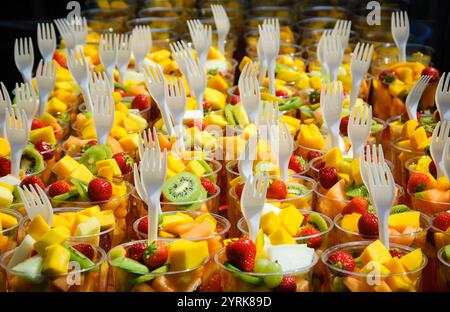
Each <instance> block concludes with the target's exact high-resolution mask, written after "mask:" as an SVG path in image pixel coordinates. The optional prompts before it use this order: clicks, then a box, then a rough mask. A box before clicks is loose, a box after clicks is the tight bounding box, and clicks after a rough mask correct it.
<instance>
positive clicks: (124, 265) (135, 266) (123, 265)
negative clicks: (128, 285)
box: [111, 257, 149, 274]
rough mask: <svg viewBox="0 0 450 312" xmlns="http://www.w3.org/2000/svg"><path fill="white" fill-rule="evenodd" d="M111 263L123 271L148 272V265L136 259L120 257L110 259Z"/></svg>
mask: <svg viewBox="0 0 450 312" xmlns="http://www.w3.org/2000/svg"><path fill="white" fill-rule="evenodd" d="M111 265H112V266H114V267H117V268H120V269H122V270H124V271H127V272H130V273H136V274H146V273H149V270H148V267H147V266H145V265H143V264H141V263H139V262H137V261H136V260H133V259H130V258H126V257H120V258H116V259H114V260H112V261H111Z"/></svg>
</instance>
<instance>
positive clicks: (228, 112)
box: [224, 104, 236, 126]
mask: <svg viewBox="0 0 450 312" xmlns="http://www.w3.org/2000/svg"><path fill="white" fill-rule="evenodd" d="M224 114H225V119H226V120H227V122H228V124H229V125H231V126H236V120H235V119H234V114H233V105H231V104H227V105H225V108H224Z"/></svg>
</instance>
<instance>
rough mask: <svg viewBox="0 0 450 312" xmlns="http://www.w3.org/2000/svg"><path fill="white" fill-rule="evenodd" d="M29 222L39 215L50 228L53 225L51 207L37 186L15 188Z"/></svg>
mask: <svg viewBox="0 0 450 312" xmlns="http://www.w3.org/2000/svg"><path fill="white" fill-rule="evenodd" d="M17 190H18V192H19V195H20V197H21V198H22V202H23V205H24V206H25V210H26V212H27V215H28V217H29V218H30V220H33V219H34V217H36V215H38V214H39V215H40V216H41V217H42V218H44V220H45V221H46V222H47V224H48V225H49V226H50V227H51V226H52V224H53V207H52V204H51V203H50V200H49V199H48V197H47V194H45V192H44V190H43V189H42V188H41V187H40V186H39V185H37V184H34V185H28V186H27V185H25V186H22V187H18V188H17Z"/></svg>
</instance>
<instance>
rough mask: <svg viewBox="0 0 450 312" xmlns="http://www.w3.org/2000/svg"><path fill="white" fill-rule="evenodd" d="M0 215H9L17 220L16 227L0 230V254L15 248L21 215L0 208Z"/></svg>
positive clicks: (11, 210) (8, 209) (9, 209)
mask: <svg viewBox="0 0 450 312" xmlns="http://www.w3.org/2000/svg"><path fill="white" fill-rule="evenodd" d="M0 213H2V214H6V215H9V216H11V217H13V218H15V219H16V220H17V224H16V225H14V226H11V227H9V228H2V229H1V231H0V254H2V253H5V252H7V251H8V250H11V249H13V248H15V247H16V245H17V237H18V232H19V227H20V223H21V222H22V215H21V214H20V213H19V212H17V211H16V210H13V209H11V208H0Z"/></svg>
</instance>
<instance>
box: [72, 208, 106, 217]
mask: <svg viewBox="0 0 450 312" xmlns="http://www.w3.org/2000/svg"><path fill="white" fill-rule="evenodd" d="M100 212H101V210H100V206H98V205H95V206H92V207H89V208H86V209H83V210H81V211H78V212H77V214H81V215H85V216H88V217H96V216H98V215H100Z"/></svg>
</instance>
